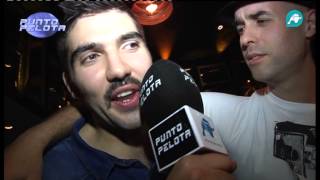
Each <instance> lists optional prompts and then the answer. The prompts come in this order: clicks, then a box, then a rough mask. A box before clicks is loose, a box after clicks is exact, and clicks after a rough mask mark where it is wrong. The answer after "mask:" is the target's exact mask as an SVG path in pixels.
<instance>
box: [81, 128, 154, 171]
mask: <svg viewBox="0 0 320 180" xmlns="http://www.w3.org/2000/svg"><path fill="white" fill-rule="evenodd" d="M79 134H80V137H81V138H82V139H83V140H84V141H85V142H86V143H87V144H88V145H90V146H91V147H93V148H95V149H98V150H101V151H104V152H106V153H108V154H111V155H113V156H115V157H117V158H119V159H137V160H140V161H141V162H142V163H143V164H144V165H145V166H147V167H150V166H149V165H150V164H149V160H148V158H147V156H146V154H145V152H144V148H143V146H142V144H141V145H131V144H128V143H126V142H124V141H122V140H121V139H119V138H118V137H116V136H115V135H113V134H111V133H109V132H108V131H106V130H105V129H103V128H100V127H95V126H93V125H91V124H89V123H86V124H85V125H84V126H83V127H82V128H81V130H80V132H79ZM128 138H129V137H128Z"/></svg>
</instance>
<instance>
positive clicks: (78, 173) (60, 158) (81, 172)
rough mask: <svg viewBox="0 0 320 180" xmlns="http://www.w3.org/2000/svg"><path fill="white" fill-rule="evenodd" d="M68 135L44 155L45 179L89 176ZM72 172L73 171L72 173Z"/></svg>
mask: <svg viewBox="0 0 320 180" xmlns="http://www.w3.org/2000/svg"><path fill="white" fill-rule="evenodd" d="M73 141H74V140H73V139H72V137H70V136H68V137H66V138H64V139H62V140H61V141H59V142H57V143H56V144H54V145H53V146H51V147H50V148H49V149H48V150H47V151H46V153H45V154H44V157H43V179H46V180H48V179H74V178H77V177H84V176H87V172H86V170H85V169H84V168H83V166H82V163H81V160H80V159H79V158H78V157H77V154H76V153H75V151H74V148H75V147H74V145H73V143H74V142H73ZM70 172H72V173H70Z"/></svg>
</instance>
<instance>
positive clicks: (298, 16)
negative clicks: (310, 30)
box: [286, 9, 303, 28]
mask: <svg viewBox="0 0 320 180" xmlns="http://www.w3.org/2000/svg"><path fill="white" fill-rule="evenodd" d="M302 22H303V14H302V12H301V11H299V10H296V9H294V10H291V11H289V12H288V14H287V16H286V27H287V28H294V27H298V26H300V25H301V24H302Z"/></svg>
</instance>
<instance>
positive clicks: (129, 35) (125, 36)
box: [119, 32, 143, 42]
mask: <svg viewBox="0 0 320 180" xmlns="http://www.w3.org/2000/svg"><path fill="white" fill-rule="evenodd" d="M135 38H137V39H141V40H143V37H142V35H141V34H140V33H138V32H129V33H126V34H123V35H121V36H120V38H119V42H123V41H126V40H128V39H135Z"/></svg>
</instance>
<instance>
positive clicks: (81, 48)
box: [71, 43, 103, 65]
mask: <svg viewBox="0 0 320 180" xmlns="http://www.w3.org/2000/svg"><path fill="white" fill-rule="evenodd" d="M102 47H103V45H102V44H99V43H88V44H83V45H81V46H78V47H77V48H76V49H75V50H74V51H73V52H72V53H71V65H73V63H74V61H75V57H77V56H78V55H79V54H81V53H83V52H85V51H89V50H91V49H97V48H100V49H101V48H102Z"/></svg>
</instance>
